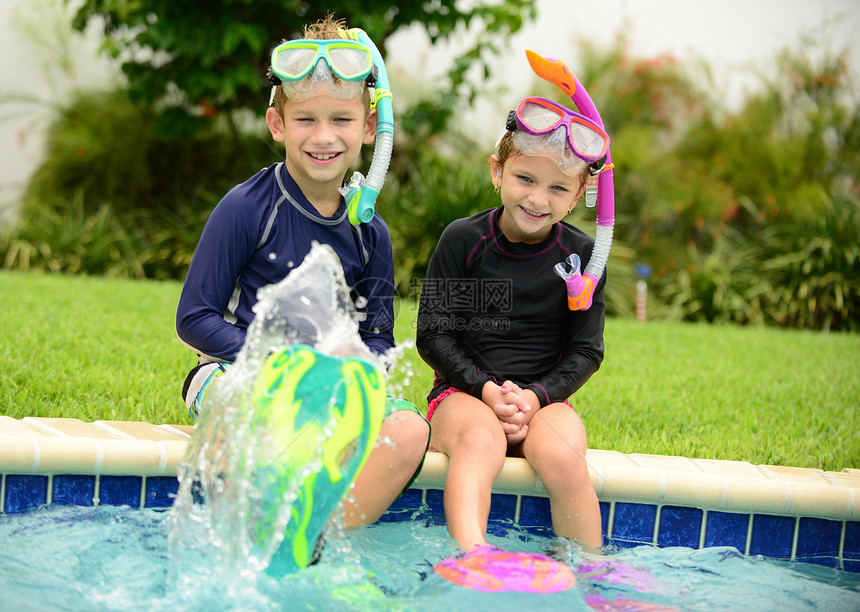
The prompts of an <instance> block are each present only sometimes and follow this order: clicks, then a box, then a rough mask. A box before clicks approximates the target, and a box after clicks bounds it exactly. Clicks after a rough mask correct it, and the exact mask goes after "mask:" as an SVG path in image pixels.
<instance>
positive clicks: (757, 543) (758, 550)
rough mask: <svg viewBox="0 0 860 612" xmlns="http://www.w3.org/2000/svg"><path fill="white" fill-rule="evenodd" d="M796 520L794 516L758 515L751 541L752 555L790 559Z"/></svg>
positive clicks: (754, 522) (755, 517)
mask: <svg viewBox="0 0 860 612" xmlns="http://www.w3.org/2000/svg"><path fill="white" fill-rule="evenodd" d="M794 525H795V519H794V517H792V516H774V515H770V514H756V515H754V516H753V531H752V538H751V539H750V550H749V552H750V554H751V555H764V556H765V557H776V558H782V559H788V558H790V557H791V542H792V540H793V539H794Z"/></svg>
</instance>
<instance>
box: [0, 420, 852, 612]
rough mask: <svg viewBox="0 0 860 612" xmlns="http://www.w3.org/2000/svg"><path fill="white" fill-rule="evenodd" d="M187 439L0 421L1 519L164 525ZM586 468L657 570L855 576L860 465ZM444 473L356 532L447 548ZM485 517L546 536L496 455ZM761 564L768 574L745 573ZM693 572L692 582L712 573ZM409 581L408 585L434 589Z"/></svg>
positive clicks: (519, 484)
mask: <svg viewBox="0 0 860 612" xmlns="http://www.w3.org/2000/svg"><path fill="white" fill-rule="evenodd" d="M190 434H191V427H188V426H175V425H153V424H149V423H128V422H106V421H97V422H94V423H84V422H82V421H78V420H75V419H42V418H35V417H30V418H25V419H22V420H15V419H11V418H9V417H0V473H2V480H0V512H2V513H5V514H6V515H7V516H6V517H4V518H3V520H4V521H8V520H11V519H12V518H14V517H12V515H14V514H17V513H25V512H28V511H32V510H34V509H36V508H39V507H41V506H46V505H47V506H49V507H53V506H57V507H60V506H81V507H84V509H86V508H87V507H89V509H90V511H95V510H97V509H99V508H100V507H104V506H129V507H131V508H134V509H137V510H144V513H143V514H141V515H139V516H141V517H143V516H147V515H149V514H157V515H158V516H163V515H165V513H160V514H159V513H156V510H157V509H163V508H166V507H169V506H170V505H171V503H172V496H173V495H174V494H175V493H176V491H177V481H176V477H175V475H176V469H177V466H178V463H179V461H180V459H181V458H182V456H183V454H184V451H185V447H186V445H187V443H188V441H189V439H190ZM587 459H588V462H589V465H590V467H591V474H592V480H593V482H594V485H595V489H596V491H597V493H598V497H599V499H600V504H601V514H602V519H603V531H604V534H605V536H606V538H607V542H609V541H611V542H612V543H613V544H614V545H616V546H618V547H619V548H620V549H621V552H620V553H619V554H620V555H626V557H623V558H627V557H632V558H637V556H642V555H646V556H647V555H649V554H650V555H658V556H659V555H671V554H674V553H675V552H677V551H678V550H683V551H684V552H683V554H682V556H681V557H680V558H677V559H674V560H670V561H668V563H669V564H670V565H671V564H672V563H675V564H676V565H691V564H692V565H694V566H695V565H696V562H694V561H690V558H691V557H690V555H701V557H699V558H700V559H708V563H710V562H711V561H712V559H710V556H711V555H713V554H715V553H714V551H721V552H720V553H719V554H723V555H724V560H725V559H729V558H730V557H731V554H732V552H731V551H736V552H738V553H742V555H743V556H742V557H740V558H741V559H742V561H739V562H738V563H749V564H754V563H755V562H756V560H757V559H758V558H759V557H764V558H767V559H773V560H776V561H777V562H778V563H785V564H789V565H792V566H793V567H795V568H798V567H800V568H802V570H803V571H806V572H812V573H815V572H816V571H827V572H835V573H833V574H832V575H834V576H843V577H848V578H845V579H848V580H850V579H853V578H857V577H858V573H860V511H858V510H857V494H858V492H860V470H846V471H843V472H822V471H820V470H811V469H797V468H784V467H773V466H754V465H751V464H748V463H743V462H732V461H714V460H697V459H688V458H683V457H663V456H653V455H625V454H621V453H617V452H613V451H605V450H589V451H588V456H587ZM446 468H447V461H446V458H445V457H444V456H443V455H439V454H436V453H430V454H429V455H428V457H427V461H426V462H425V466H424V469H423V470H422V473H421V474H420V476H419V477H418V479H417V480H416V482H415V483H414V484H413V487H412V488H411V489H410V490H409V491H408V492H407V493H406V494H404V495H403V496H402V497H401V498H400V499H399V500H397V502H396V503H395V504H394V505H393V506H392V508H391V510H390V511H389V512H388V513H387V514H386V515H385V516H384V517H383V519H382V520H381V521H380V523H379V524H377V526H375V527H372V528H369V529H366V530H360V532H358V533H359V535H360V536H361V537H364V536H363V535H361V534H364V533H365V531H366V532H367V533H370V534H376V533H378V532H379V530H380V529H382V530H384V529H390V528H394V527H397V526H398V524H399V523H403V524H404V525H409V526H410V528H411V526H412V524H413V523H420V524H421V526H422V527H423V528H424V529H426V530H427V531H428V533H429V534H436V535H438V540H439V542H438V543H435V544H433V546H435V547H437V548H438V547H440V546H441V547H444V546H447V545H449V544H450V542H449V539H448V538H447V537H446V536H445V534H444V526H443V525H444V514H443V512H442V491H441V489H442V485H443V483H444V478H445V472H446ZM81 510H82V509H80V508H79V509H77V511H81ZM102 510H103V511H111V510H110V509H104V508H102ZM43 512H44V511H43ZM135 516H138V515H135ZM491 519H492V521H493V525H495V526H497V527H496V528H497V529H499V530H501V531H499V532H498V534H497V537H509V536H510V534H511V533H514V536H513V537H514V541H517V542H523V545H524V546H525V545H528V546H538V545H539V542H540V538H545V537H546V534H547V533H548V531H547V526H548V525H549V524H550V517H549V504H548V501H547V499H546V494H545V492H544V490H543V488H542V486H541V483H540V482H539V480H538V479H537V478H536V476H535V474H534V472H533V471H532V470H531V469H530V468H529V466H528V465H527V464H526V463H525V462H524V461H523V460H520V459H509V460H508V461H507V463H506V465H505V468H504V470H503V471H502V473H501V474H500V476H499V478H498V479H497V480H496V482H495V485H494V494H493V501H492V510H491ZM125 520H126V522H128V521H129V520H131V519H125ZM153 520H154V519H153ZM4 524H6V523H4ZM401 528H402V527H401ZM437 532H438V533H437ZM159 537H160V536H159ZM165 537H166V535H165ZM356 537H358V536H356ZM386 537H387V536H386ZM409 537H410V538H415V537H417V536H416V535H415V534H411V535H410V536H409ZM529 538H536V540H534V541H531V540H529ZM156 539H157V538H156ZM346 539H347V540H354V539H355V537H354V536H352V535H350V536H349V537H348V538H346ZM395 539H396V541H398V542H403V541H404V540H403V539H402V538H400V537H399V538H395ZM643 545H644V546H643ZM727 551H728V552H727ZM448 552H449V553H450V550H449V551H448ZM431 556H432V555H431ZM443 556H444V555H443ZM416 563H418V561H416ZM661 563H662V562H661ZM732 563H734V562H732ZM398 565H402V564H397V563H394V564H393V566H395V567H396V566H398ZM664 565H665V563H664ZM706 565H708V564H707V563H706ZM407 566H408V564H407ZM743 567H745V568H746V569H745V570H744V571H746V572H748V571H749V567H747V566H743ZM763 567H767V568H768V569H769V568H770V567H771V566H770V565H765V566H759V569H756V570H755V571H757V572H758V571H764V570H763V569H761V568H763ZM329 571H331V567H329ZM693 571H694V573H695V574H696V575H699V574H701V575H705V574H706V573H707V571H711V570H700V569H696V570H693ZM793 571H797V570H793ZM410 572H411V573H410V575H412V574H414V571H413V570H410ZM420 583H421V584H420V585H418V586H415V585H412V586H410V587H408V589H417V590H420V589H422V588H431V587H432V584H435V582H433V581H430V582H428V581H427V580H422V581H420ZM427 584H431V587H427V586H426V585H427ZM353 586H355V585H353ZM350 588H352V587H350ZM386 588H389V587H386ZM404 588H407V587H404ZM408 589H407V590H408ZM347 590H349V589H347ZM383 590H385V589H383ZM389 590H390V588H389ZM460 591H461V594H462V590H460ZM854 594H856V592H855V593H854ZM469 597H471V595H470V596H469ZM467 599H468V597H467ZM458 601H459V600H458ZM482 601H484V602H486V600H482ZM401 603H403V602H401ZM386 605H387V604H386ZM392 605H393V604H392ZM403 605H405V606H406V607H405V608H395V609H412V608H410V607H409V605H411V604H409V602H406V603H403ZM857 608H858V609H860V605H858V606H857ZM106 609H110V608H106ZM473 609H474V608H473ZM782 609H786V608H785V607H783V608H782ZM809 609H815V608H809Z"/></svg>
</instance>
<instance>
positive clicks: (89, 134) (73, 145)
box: [24, 91, 273, 212]
mask: <svg viewBox="0 0 860 612" xmlns="http://www.w3.org/2000/svg"><path fill="white" fill-rule="evenodd" d="M170 116H171V115H170V114H169V113H165V114H161V115H159V114H158V113H157V112H156V111H155V110H154V109H153V108H152V107H150V106H148V105H145V104H141V103H137V102H134V101H132V100H131V99H129V98H128V96H127V95H125V94H124V93H123V92H122V91H111V92H81V93H76V94H73V95H72V97H71V99H70V100H69V102H68V104H67V105H65V106H62V107H60V108H58V110H57V114H56V117H55V118H54V119H53V121H52V122H51V124H50V125H49V126H48V130H47V141H46V150H47V155H46V157H45V159H44V160H43V161H42V163H41V164H40V165H39V167H38V169H37V170H36V172H34V174H33V176H32V177H31V179H30V182H29V184H28V187H27V193H26V195H25V197H24V202H25V206H24V211H25V212H26V211H27V208H28V207H29V206H35V207H43V206H45V205H46V204H47V205H49V206H51V205H53V204H54V201H55V200H57V199H58V198H60V199H67V198H70V197H71V196H72V194H73V193H75V192H82V193H85V194H86V198H85V199H84V206H85V208H86V210H87V212H94V211H95V210H97V209H98V208H100V207H102V206H105V205H107V206H110V207H111V208H113V209H114V210H115V211H117V212H122V211H133V210H157V209H159V208H161V207H171V208H172V207H175V205H176V203H177V202H178V201H186V202H190V203H196V202H198V201H201V203H200V205H199V207H200V208H207V209H208V208H211V206H212V204H214V202H212V201H211V196H210V195H209V193H210V192H213V191H214V192H216V193H223V192H226V191H227V190H228V189H229V188H230V187H232V186H233V185H234V184H235V183H236V176H237V175H239V176H241V175H243V174H244V175H246V176H250V175H251V174H252V173H253V172H256V171H257V170H259V168H260V167H261V166H263V165H265V164H266V163H270V162H271V159H272V158H273V153H272V149H271V148H270V147H269V146H268V144H267V143H268V139H266V140H264V139H263V138H262V137H261V134H262V133H261V132H257V133H256V134H253V133H251V134H248V135H243V136H241V137H234V136H233V135H232V134H231V133H230V131H229V127H228V126H227V125H226V124H225V122H223V121H220V122H219V121H212V122H208V123H206V125H205V126H204V125H203V124H202V123H201V126H200V127H201V129H199V130H195V131H193V132H191V133H187V134H186V133H181V132H177V131H176V130H174V129H169V128H168V127H167V125H166V123H167V121H168V120H169V118H170ZM263 129H264V127H263ZM267 159H268V160H269V161H265V160H267ZM216 201H217V200H216Z"/></svg>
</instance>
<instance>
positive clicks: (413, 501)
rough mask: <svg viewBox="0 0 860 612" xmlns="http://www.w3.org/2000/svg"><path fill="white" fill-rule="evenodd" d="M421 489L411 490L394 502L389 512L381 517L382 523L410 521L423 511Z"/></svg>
mask: <svg viewBox="0 0 860 612" xmlns="http://www.w3.org/2000/svg"><path fill="white" fill-rule="evenodd" d="M421 506H422V503H421V489H409V490H408V491H405V492H404V493H403V494H402V495H401V496H400V497H398V498H397V499H395V500H394V503H392V504H391V505H390V506H389V507H388V510H387V511H386V512H385V514H383V515H382V516H381V517H379V522H380V523H397V522H401V521H410V520H412V518H413V516H414V515H415V513H416V512H418V511H419V510H421Z"/></svg>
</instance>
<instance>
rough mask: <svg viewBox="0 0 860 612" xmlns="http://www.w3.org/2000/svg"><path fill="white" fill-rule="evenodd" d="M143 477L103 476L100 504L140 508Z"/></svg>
mask: <svg viewBox="0 0 860 612" xmlns="http://www.w3.org/2000/svg"><path fill="white" fill-rule="evenodd" d="M142 481H143V478H142V477H141V476H102V477H101V478H100V480H99V504H100V505H102V506H131V507H133V508H137V507H139V506H140V486H141V483H142Z"/></svg>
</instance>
